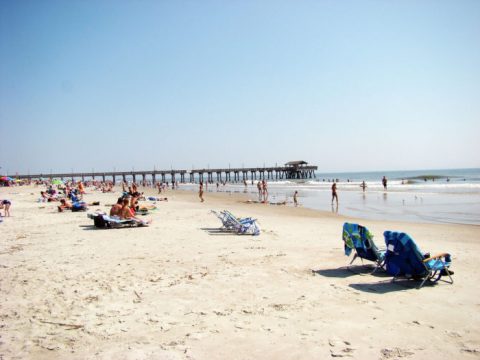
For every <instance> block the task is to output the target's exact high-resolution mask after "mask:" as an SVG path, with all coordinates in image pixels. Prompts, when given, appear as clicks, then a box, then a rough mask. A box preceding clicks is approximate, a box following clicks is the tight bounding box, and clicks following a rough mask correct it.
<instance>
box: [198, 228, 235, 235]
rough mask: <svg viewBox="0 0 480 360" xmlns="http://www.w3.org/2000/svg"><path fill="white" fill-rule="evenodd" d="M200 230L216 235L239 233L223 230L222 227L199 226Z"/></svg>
mask: <svg viewBox="0 0 480 360" xmlns="http://www.w3.org/2000/svg"><path fill="white" fill-rule="evenodd" d="M200 230H203V231H206V232H207V233H208V235H211V236H218V235H239V234H237V233H236V232H233V231H228V230H224V229H222V228H200Z"/></svg>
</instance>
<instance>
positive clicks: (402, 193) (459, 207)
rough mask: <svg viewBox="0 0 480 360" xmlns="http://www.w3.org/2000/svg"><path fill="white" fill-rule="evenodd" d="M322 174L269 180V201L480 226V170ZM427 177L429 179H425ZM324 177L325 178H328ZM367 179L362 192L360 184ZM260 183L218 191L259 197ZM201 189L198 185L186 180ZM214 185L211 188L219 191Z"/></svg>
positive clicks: (378, 217) (228, 186)
mask: <svg viewBox="0 0 480 360" xmlns="http://www.w3.org/2000/svg"><path fill="white" fill-rule="evenodd" d="M382 176H383V175H381V173H343V174H323V175H322V174H317V178H316V179H314V180H307V181H267V182H268V189H269V201H270V202H274V203H275V202H282V201H284V200H288V203H289V205H290V206H291V205H292V202H293V200H292V199H293V193H294V192H295V190H297V191H298V192H299V198H298V199H299V202H300V203H301V205H302V206H304V207H308V208H312V209H317V210H323V211H332V212H334V213H338V214H341V215H344V216H351V217H357V218H363V219H374V220H393V221H412V222H427V223H457V224H473V225H480V169H459V170H429V171H410V172H409V171H403V172H391V173H386V176H387V178H388V179H389V181H388V187H387V191H385V190H384V189H383V186H382V184H381V178H382ZM426 177H428V178H427V180H425V178H426ZM324 179H325V181H324ZM332 179H338V180H339V182H338V183H337V193H338V197H339V204H338V208H337V206H336V205H333V206H332V204H331V190H330V187H331V184H332V182H331V180H332ZM329 180H330V182H329ZM362 181H365V182H366V185H367V188H366V191H365V192H363V191H362V189H361V187H360V184H361V182H362ZM255 184H256V182H255V181H254V184H253V185H252V182H251V180H248V182H247V187H246V188H245V186H244V185H243V183H236V184H226V185H225V186H223V185H220V186H219V191H225V192H238V193H242V192H246V193H247V194H248V195H249V197H250V198H251V199H252V200H258V192H257V188H256V185H255ZM182 188H185V189H190V190H196V189H197V185H195V184H187V185H182ZM216 189H217V187H216V185H213V184H212V185H210V186H209V191H216Z"/></svg>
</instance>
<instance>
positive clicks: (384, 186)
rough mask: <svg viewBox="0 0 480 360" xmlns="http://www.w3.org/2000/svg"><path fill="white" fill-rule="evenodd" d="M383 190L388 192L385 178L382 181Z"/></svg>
mask: <svg viewBox="0 0 480 360" xmlns="http://www.w3.org/2000/svg"><path fill="white" fill-rule="evenodd" d="M382 184H383V190H385V191H387V178H386V177H385V176H384V177H383V179H382Z"/></svg>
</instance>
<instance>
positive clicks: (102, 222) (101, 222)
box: [93, 214, 109, 229]
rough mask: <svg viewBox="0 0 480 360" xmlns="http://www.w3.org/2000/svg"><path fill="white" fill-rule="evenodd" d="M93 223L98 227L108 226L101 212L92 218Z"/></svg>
mask: <svg viewBox="0 0 480 360" xmlns="http://www.w3.org/2000/svg"><path fill="white" fill-rule="evenodd" d="M93 225H95V227H96V228H99V229H105V228H107V227H109V224H108V222H106V221H105V219H104V218H103V215H102V214H99V215H97V216H95V217H94V218H93Z"/></svg>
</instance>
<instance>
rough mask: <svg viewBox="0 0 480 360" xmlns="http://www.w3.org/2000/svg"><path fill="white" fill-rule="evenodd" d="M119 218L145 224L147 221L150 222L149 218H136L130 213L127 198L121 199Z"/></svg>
mask: <svg viewBox="0 0 480 360" xmlns="http://www.w3.org/2000/svg"><path fill="white" fill-rule="evenodd" d="M120 219H124V220H130V219H131V220H135V221H136V222H138V223H140V224H143V225H146V224H149V223H151V222H152V221H151V220H148V221H144V220H142V219H139V218H136V217H135V216H134V215H133V214H132V211H131V208H130V201H129V200H128V199H123V203H122V208H121V210H120Z"/></svg>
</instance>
